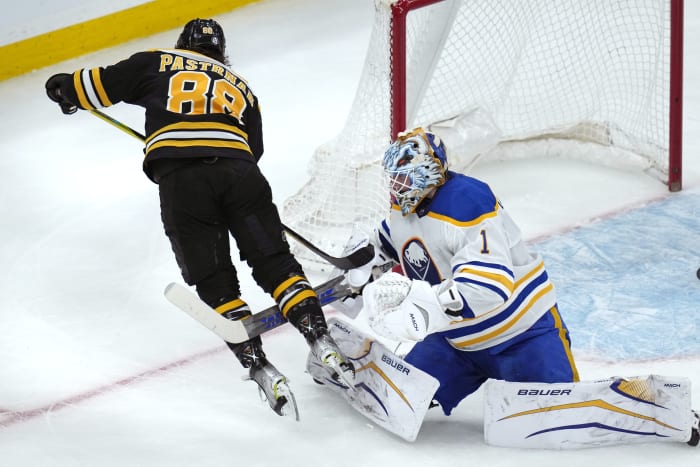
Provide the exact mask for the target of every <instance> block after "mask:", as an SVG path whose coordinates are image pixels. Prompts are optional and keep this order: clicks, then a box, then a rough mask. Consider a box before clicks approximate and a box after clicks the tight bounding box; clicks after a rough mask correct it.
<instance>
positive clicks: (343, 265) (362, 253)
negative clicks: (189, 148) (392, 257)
mask: <svg viewBox="0 0 700 467" xmlns="http://www.w3.org/2000/svg"><path fill="white" fill-rule="evenodd" d="M88 111H89V112H90V113H91V114H93V115H94V116H96V117H97V118H100V119H102V120H103V121H105V122H107V123H109V124H110V125H112V126H115V127H116V128H119V129H120V130H122V131H123V132H124V133H126V134H128V135H131V136H133V137H134V138H136V139H139V140H141V141H145V140H146V137H145V136H144V135H142V134H141V133H139V132H138V131H136V130H134V129H133V128H131V127H129V126H128V125H125V124H123V123H122V122H120V121H119V120H117V119H115V118H113V117H110V116H109V115H107V114H105V113H104V112H100V111H99V110H88ZM282 228H283V229H284V230H285V231H286V232H287V233H288V234H289V235H291V236H292V237H294V238H295V239H296V240H297V241H298V242H299V243H301V244H302V245H304V246H305V247H306V248H308V249H309V250H311V251H313V252H314V253H315V254H317V255H318V256H320V257H321V258H323V259H324V260H325V261H326V262H328V263H329V264H331V265H333V266H335V267H336V268H338V269H342V270H343V271H347V270H349V269H354V268H357V267H360V266H363V265H365V264H367V263H369V262H370V261H371V260H372V259H373V258H374V247H373V246H372V245H371V244H368V245H365V246H364V247H362V248H360V249H358V250H355V251H353V252H352V253H351V254H350V255H348V256H341V257H336V256H331V255H329V254H328V253H326V252H325V251H323V250H321V249H320V248H319V247H317V246H316V245H314V244H313V243H311V242H310V241H309V240H307V239H306V238H304V237H303V236H302V235H301V234H299V233H297V232H295V231H294V230H292V229H291V228H289V227H287V226H286V225H284V224H282Z"/></svg>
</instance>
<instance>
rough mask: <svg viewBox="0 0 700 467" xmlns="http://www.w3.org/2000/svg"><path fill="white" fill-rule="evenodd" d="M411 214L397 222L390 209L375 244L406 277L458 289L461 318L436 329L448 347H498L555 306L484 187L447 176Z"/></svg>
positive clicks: (540, 266) (536, 261)
mask: <svg viewBox="0 0 700 467" xmlns="http://www.w3.org/2000/svg"><path fill="white" fill-rule="evenodd" d="M416 213H417V215H409V216H405V217H404V216H402V215H401V211H400V210H399V209H398V206H392V212H391V214H390V215H389V217H388V219H386V220H385V221H384V222H383V223H382V225H381V228H380V231H379V237H380V241H381V242H382V244H383V246H384V248H385V249H387V250H388V251H390V252H392V253H395V254H396V257H397V258H398V260H399V261H400V262H401V266H402V267H403V270H404V272H405V273H406V275H407V276H408V277H410V278H411V279H419V280H425V281H428V282H430V283H432V284H438V283H440V282H441V281H443V280H445V279H449V278H451V279H453V280H454V281H455V283H457V284H458V289H459V292H460V295H461V297H462V301H463V308H462V313H461V315H462V316H461V317H458V318H456V319H455V320H454V321H452V323H451V324H450V325H449V326H448V328H446V329H445V330H443V331H441V333H442V334H443V335H444V336H445V337H446V338H447V339H449V340H450V341H451V343H452V344H453V345H454V346H455V347H457V348H462V349H464V350H479V349H483V348H487V347H491V346H493V345H496V344H499V343H501V342H504V341H506V340H508V339H510V338H511V337H513V336H515V335H518V334H520V333H521V332H523V331H524V330H526V329H528V328H529V327H530V326H531V325H532V324H533V323H535V321H537V320H538V319H539V318H540V317H541V316H542V315H543V314H544V313H546V312H547V311H548V310H549V309H550V308H552V307H553V306H554V305H555V304H556V297H555V293H554V287H553V285H552V283H551V282H550V280H549V277H548V276H547V272H546V271H545V267H544V262H543V261H542V258H541V257H540V256H539V255H536V254H531V253H530V252H529V251H528V249H527V247H526V246H525V245H524V243H523V242H522V235H521V232H520V229H519V228H518V226H517V225H516V224H515V222H513V220H512V219H511V217H510V216H509V215H508V213H507V212H506V210H505V209H504V208H503V206H502V205H501V203H500V202H499V201H498V199H497V198H496V196H495V195H494V194H493V192H492V191H491V189H490V188H489V186H488V185H487V184H485V183H483V182H481V181H479V180H477V179H474V178H471V177H468V176H465V175H461V174H456V173H453V172H450V173H449V177H448V179H447V181H446V183H445V185H443V186H442V187H441V188H440V189H439V190H437V193H436V195H435V197H434V198H433V199H431V200H428V202H424V203H423V204H422V205H421V206H420V207H419V210H418V211H417V212H416Z"/></svg>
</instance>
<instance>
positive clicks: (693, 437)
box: [688, 410, 700, 446]
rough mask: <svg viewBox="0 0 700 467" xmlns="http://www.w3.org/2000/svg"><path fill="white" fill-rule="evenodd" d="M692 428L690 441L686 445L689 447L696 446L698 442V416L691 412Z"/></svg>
mask: <svg viewBox="0 0 700 467" xmlns="http://www.w3.org/2000/svg"><path fill="white" fill-rule="evenodd" d="M693 417H694V418H693V426H692V427H691V429H690V439H689V440H688V444H689V445H690V446H697V445H698V442H700V414H698V413H697V412H696V411H694V410H693Z"/></svg>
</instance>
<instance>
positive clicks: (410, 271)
mask: <svg viewBox="0 0 700 467" xmlns="http://www.w3.org/2000/svg"><path fill="white" fill-rule="evenodd" d="M401 255H402V259H403V266H404V268H403V269H404V271H406V274H407V275H408V276H409V277H410V278H411V279H420V280H424V281H428V282H430V283H431V284H439V283H440V281H441V278H440V272H439V271H438V269H437V266H435V263H434V262H433V259H432V258H431V257H430V254H429V253H428V249H427V248H426V247H425V245H424V244H423V242H421V241H420V240H419V239H417V238H414V239H411V240H409V241H408V242H407V243H406V244H405V245H404V247H403V251H402V252H401Z"/></svg>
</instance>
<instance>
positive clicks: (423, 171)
mask: <svg viewBox="0 0 700 467" xmlns="http://www.w3.org/2000/svg"><path fill="white" fill-rule="evenodd" d="M383 166H384V173H385V174H386V176H387V179H388V180H387V183H388V184H389V192H390V193H391V196H392V198H393V201H395V202H396V203H397V204H398V205H399V207H400V208H401V213H402V214H403V215H404V216H405V215H408V214H410V213H412V212H414V211H415V210H416V207H417V206H418V205H419V204H420V203H421V201H423V199H425V197H426V196H428V194H430V192H431V191H432V190H433V189H434V188H437V187H438V186H440V185H442V184H443V183H445V174H446V173H447V154H446V150H445V145H444V144H443V143H442V141H441V140H440V138H439V137H438V136H437V135H436V134H434V133H431V132H429V131H425V130H424V129H423V128H415V129H413V130H411V131H406V132H402V133H399V135H398V138H397V139H396V141H394V142H393V143H392V144H391V145H390V146H389V147H388V148H387V150H386V152H385V153H384V160H383Z"/></svg>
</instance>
